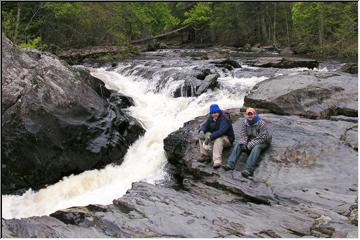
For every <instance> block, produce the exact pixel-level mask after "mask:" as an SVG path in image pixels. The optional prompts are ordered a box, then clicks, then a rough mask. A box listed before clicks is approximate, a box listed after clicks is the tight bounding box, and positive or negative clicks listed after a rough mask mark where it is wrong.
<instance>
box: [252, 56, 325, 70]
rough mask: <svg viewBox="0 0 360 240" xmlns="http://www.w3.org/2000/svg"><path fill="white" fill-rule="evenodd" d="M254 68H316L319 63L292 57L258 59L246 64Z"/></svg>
mask: <svg viewBox="0 0 360 240" xmlns="http://www.w3.org/2000/svg"><path fill="white" fill-rule="evenodd" d="M246 63H247V64H248V65H250V66H254V67H268V68H269V67H272V68H298V67H306V68H311V69H313V68H318V67H319V62H318V61H316V60H313V59H303V58H294V57H291V58H290V57H259V58H256V59H255V60H249V61H247V62H246Z"/></svg>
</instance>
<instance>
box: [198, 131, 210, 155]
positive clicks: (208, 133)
mask: <svg viewBox="0 0 360 240" xmlns="http://www.w3.org/2000/svg"><path fill="white" fill-rule="evenodd" d="M210 135H211V133H210V132H207V133H206V134H205V136H206V137H208V136H210ZM203 143H204V141H202V140H199V147H200V153H201V154H202V155H204V156H209V155H210V151H209V150H206V149H205V148H204V147H203Z"/></svg>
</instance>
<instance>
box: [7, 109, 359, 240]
mask: <svg viewBox="0 0 360 240" xmlns="http://www.w3.org/2000/svg"><path fill="white" fill-rule="evenodd" d="M228 111H229V112H230V114H231V117H232V119H233V122H234V123H233V126H234V130H235V133H236V134H238V132H239V127H240V122H241V120H242V116H241V115H240V112H239V109H233V110H228ZM263 118H264V119H265V121H266V122H267V124H268V126H269V128H270V130H271V131H272V132H273V135H274V137H273V143H272V145H271V147H270V148H269V149H268V150H267V151H266V152H265V154H264V155H263V157H262V161H261V162H260V165H259V166H258V168H257V169H256V171H255V176H254V178H252V179H246V178H243V177H242V176H241V174H240V172H239V171H238V170H241V169H242V167H243V161H244V157H245V156H242V157H241V159H240V161H239V163H238V164H237V166H236V169H237V170H233V171H227V172H226V171H224V170H223V169H218V170H214V169H213V168H212V167H211V165H210V164H207V163H201V162H198V161H197V160H198V159H199V157H200V154H199V151H198V146H196V145H195V144H194V141H193V136H194V133H195V132H196V130H197V128H198V126H199V124H200V123H201V122H203V121H204V119H205V116H204V117H198V118H196V119H194V120H192V121H190V122H187V123H186V124H184V127H183V128H181V129H179V130H177V131H176V132H174V133H172V134H170V135H169V136H168V137H167V138H166V139H165V140H164V149H165V151H166V154H167V156H168V159H169V162H170V169H171V172H172V173H173V174H174V175H175V177H176V179H178V183H179V185H178V186H177V188H176V189H173V188H170V187H168V186H160V185H151V184H147V183H142V182H140V183H134V184H133V185H132V188H131V189H130V190H129V191H128V192H127V193H126V194H125V195H124V196H123V197H121V198H119V199H115V200H114V201H113V204H111V205H107V206H102V205H89V206H86V207H73V208H69V209H64V210H59V211H56V212H55V213H53V214H51V215H50V216H49V217H41V218H39V217H31V218H26V219H11V220H5V219H3V221H2V226H3V228H2V233H3V236H4V237H43V236H54V237H55V236H63V237H78V236H81V237H87V236H88V235H89V234H91V233H93V236H94V237H95V236H103V235H105V236H107V237H141V238H145V237H194V238H195V237H203V238H210V237H266V238H280V237H287V238H298V237H338V238H344V237H351V236H356V234H357V226H355V225H353V224H355V222H354V221H353V224H351V223H350V222H349V219H353V220H354V216H355V214H356V213H355V210H354V209H356V207H355V206H354V202H355V200H356V196H357V152H356V151H355V150H354V149H353V148H351V147H350V146H348V145H347V144H346V143H344V141H343V139H342V136H343V135H344V133H345V132H346V130H347V129H349V128H353V127H354V126H356V124H354V123H350V122H346V121H337V122H336V124H334V122H332V121H329V120H317V121H315V120H309V119H303V118H299V117H296V116H278V115H273V114H264V115H263ZM237 137H238V136H237ZM228 154H229V150H226V151H225V156H224V159H226V157H227V156H228ZM349 211H351V212H349ZM84 229H86V230H84ZM79 232H80V233H81V232H83V234H80V235H79Z"/></svg>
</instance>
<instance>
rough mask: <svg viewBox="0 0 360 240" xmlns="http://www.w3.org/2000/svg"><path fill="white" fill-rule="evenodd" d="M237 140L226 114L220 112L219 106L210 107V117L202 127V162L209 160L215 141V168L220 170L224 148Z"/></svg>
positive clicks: (200, 141) (200, 135) (200, 140)
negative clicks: (212, 143)
mask: <svg viewBox="0 0 360 240" xmlns="http://www.w3.org/2000/svg"><path fill="white" fill-rule="evenodd" d="M234 139H235V135H234V130H233V127H232V124H231V121H230V119H229V117H228V116H226V114H225V113H224V112H223V111H221V110H220V107H219V106H218V105H217V104H212V105H211V106H210V115H209V118H208V119H207V120H206V122H205V123H204V124H202V125H201V127H200V134H199V145H200V153H201V154H202V159H201V160H202V161H204V160H207V159H208V158H209V155H210V153H209V151H211V145H210V143H211V141H214V146H213V150H212V154H213V167H214V168H218V167H220V166H221V163H222V152H223V149H224V147H230V146H231V145H232V143H233V141H234Z"/></svg>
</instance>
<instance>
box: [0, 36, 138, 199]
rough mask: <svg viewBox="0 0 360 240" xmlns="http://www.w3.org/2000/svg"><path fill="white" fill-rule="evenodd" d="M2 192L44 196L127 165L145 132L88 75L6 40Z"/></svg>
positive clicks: (125, 102)
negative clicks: (87, 175) (48, 188)
mask: <svg viewBox="0 0 360 240" xmlns="http://www.w3.org/2000/svg"><path fill="white" fill-rule="evenodd" d="M2 50H3V52H2V78H3V79H2V81H3V85H2V129H3V131H2V145H1V150H2V183H1V186H2V191H3V193H13V192H14V191H17V190H21V189H27V188H30V187H31V188H33V189H38V188H41V187H43V186H44V185H46V184H52V183H54V182H56V181H58V180H60V179H61V178H62V177H63V176H67V175H70V174H73V173H75V174H76V173H80V172H82V171H85V170H89V169H94V168H101V167H103V166H105V165H107V164H109V163H121V161H122V157H123V156H124V155H125V153H126V151H127V148H128V146H130V144H132V143H133V142H134V141H135V140H136V139H137V138H138V136H139V135H141V134H143V133H144V129H143V128H142V126H141V125H140V124H139V123H138V122H137V120H136V119H134V118H132V117H130V116H129V115H128V114H127V113H126V112H125V111H124V109H121V108H124V107H128V106H130V105H131V104H132V100H131V99H130V98H127V97H126V96H121V95H119V94H116V93H112V92H111V91H109V90H108V89H106V88H105V85H104V83H103V82H102V81H100V80H99V79H97V78H94V77H92V76H91V75H90V74H89V73H88V71H87V70H86V69H84V68H82V67H74V68H73V67H71V66H69V65H67V64H66V63H64V62H62V61H60V60H59V59H58V58H57V57H55V56H54V55H51V54H48V53H43V52H39V51H36V50H22V49H19V48H18V47H16V46H14V45H13V44H12V43H11V42H10V41H9V40H8V39H6V38H2Z"/></svg>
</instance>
